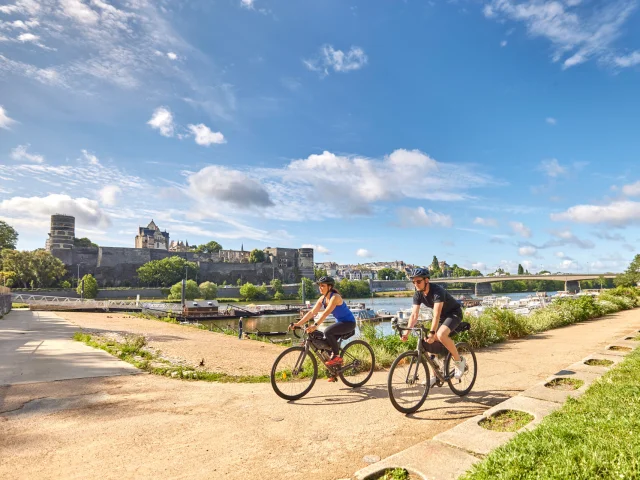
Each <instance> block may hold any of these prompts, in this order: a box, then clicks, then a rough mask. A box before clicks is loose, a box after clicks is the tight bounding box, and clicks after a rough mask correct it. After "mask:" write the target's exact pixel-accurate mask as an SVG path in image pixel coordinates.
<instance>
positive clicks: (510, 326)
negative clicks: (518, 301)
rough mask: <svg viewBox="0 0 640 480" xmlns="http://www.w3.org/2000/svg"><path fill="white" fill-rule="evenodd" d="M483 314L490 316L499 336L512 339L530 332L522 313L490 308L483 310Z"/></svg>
mask: <svg viewBox="0 0 640 480" xmlns="http://www.w3.org/2000/svg"><path fill="white" fill-rule="evenodd" d="M485 314H486V315H488V316H489V317H491V318H492V319H493V321H494V322H495V323H496V324H497V330H498V335H499V336H500V337H504V338H507V339H509V340H512V339H514V338H520V337H524V336H527V335H529V334H530V333H532V330H531V328H530V327H529V325H528V324H527V321H526V318H525V317H523V316H522V315H516V314H515V313H514V312H513V310H507V309H500V308H490V309H488V310H487V311H485Z"/></svg>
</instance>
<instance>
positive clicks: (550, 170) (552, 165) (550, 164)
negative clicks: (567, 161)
mask: <svg viewBox="0 0 640 480" xmlns="http://www.w3.org/2000/svg"><path fill="white" fill-rule="evenodd" d="M540 170H542V171H543V172H544V173H545V174H546V175H547V176H549V177H552V178H555V177H557V176H559V175H564V174H565V173H567V169H566V168H565V167H563V166H562V165H560V163H558V159H556V158H551V159H548V160H543V161H542V163H541V164H540Z"/></svg>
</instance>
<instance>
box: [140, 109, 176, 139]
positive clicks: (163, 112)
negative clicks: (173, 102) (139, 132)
mask: <svg viewBox="0 0 640 480" xmlns="http://www.w3.org/2000/svg"><path fill="white" fill-rule="evenodd" d="M147 125H150V126H151V128H153V129H156V130H158V131H159V132H160V135H162V136H163V137H173V132H174V129H175V125H174V123H173V115H172V114H171V111H170V110H169V109H168V108H166V107H158V108H156V109H155V110H154V111H153V115H151V119H150V120H149V121H148V122H147Z"/></svg>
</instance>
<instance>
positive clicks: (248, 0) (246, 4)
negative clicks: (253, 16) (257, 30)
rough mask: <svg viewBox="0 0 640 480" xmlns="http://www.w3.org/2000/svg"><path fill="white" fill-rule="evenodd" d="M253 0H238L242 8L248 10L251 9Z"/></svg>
mask: <svg viewBox="0 0 640 480" xmlns="http://www.w3.org/2000/svg"><path fill="white" fill-rule="evenodd" d="M254 3H255V0H240V6H241V7H243V8H247V9H249V10H253V8H254V5H253V4H254Z"/></svg>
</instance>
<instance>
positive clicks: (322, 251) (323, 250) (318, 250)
mask: <svg viewBox="0 0 640 480" xmlns="http://www.w3.org/2000/svg"><path fill="white" fill-rule="evenodd" d="M302 248H313V250H314V252H315V253H319V254H321V255H331V250H329V249H328V248H327V247H323V246H322V245H313V244H311V243H305V244H304V245H302Z"/></svg>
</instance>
